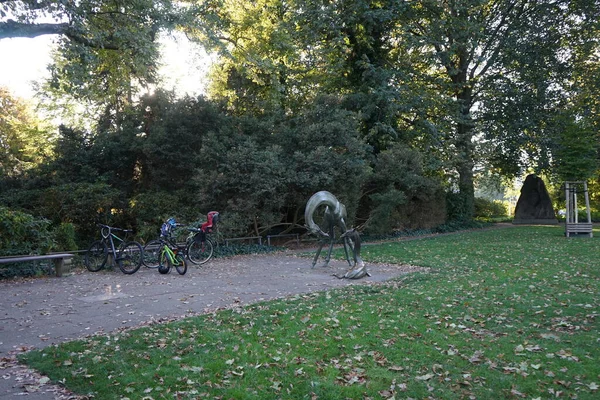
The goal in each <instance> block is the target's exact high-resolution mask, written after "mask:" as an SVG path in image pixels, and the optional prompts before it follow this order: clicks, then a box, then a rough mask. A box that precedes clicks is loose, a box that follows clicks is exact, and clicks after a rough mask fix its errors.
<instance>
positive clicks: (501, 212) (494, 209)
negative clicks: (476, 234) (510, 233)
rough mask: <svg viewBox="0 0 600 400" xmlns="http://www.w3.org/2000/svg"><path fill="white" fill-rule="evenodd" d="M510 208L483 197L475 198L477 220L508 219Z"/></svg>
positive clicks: (502, 203) (497, 201)
mask: <svg viewBox="0 0 600 400" xmlns="http://www.w3.org/2000/svg"><path fill="white" fill-rule="evenodd" d="M507 216H508V207H507V205H506V203H504V202H502V201H499V200H488V199H484V198H482V197H476V198H475V218H497V217H507Z"/></svg>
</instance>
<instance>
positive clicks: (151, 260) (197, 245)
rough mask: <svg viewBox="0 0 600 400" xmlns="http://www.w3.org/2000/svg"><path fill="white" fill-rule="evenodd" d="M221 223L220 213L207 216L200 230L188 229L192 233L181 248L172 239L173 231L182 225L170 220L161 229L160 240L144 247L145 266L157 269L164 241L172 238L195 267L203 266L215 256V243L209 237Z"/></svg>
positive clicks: (152, 241)
mask: <svg viewBox="0 0 600 400" xmlns="http://www.w3.org/2000/svg"><path fill="white" fill-rule="evenodd" d="M218 221H219V212H217V211H211V212H209V213H208V214H207V221H206V222H205V223H203V224H202V225H201V226H200V228H199V229H198V228H186V229H187V230H188V231H190V234H189V235H188V237H187V239H186V241H185V245H184V246H179V245H177V244H176V243H175V242H174V241H173V240H172V239H171V235H172V233H173V230H174V229H175V228H177V227H178V226H182V224H178V223H176V221H175V218H169V219H168V220H167V222H165V223H164V224H163V225H162V227H161V234H160V238H159V239H153V240H151V241H149V242H148V243H147V244H146V246H145V247H144V265H146V267H148V268H157V267H158V262H159V253H160V250H161V249H162V247H163V243H162V242H164V239H163V238H170V240H171V242H172V243H171V245H172V246H177V248H178V249H179V250H183V252H184V256H185V257H186V258H187V259H188V260H189V261H190V262H191V263H192V264H195V265H202V264H204V263H206V262H207V261H208V260H210V259H211V257H212V256H213V252H214V248H215V243H214V241H213V240H212V239H211V238H210V236H208V235H209V234H210V233H212V231H213V228H215V226H216V223H217V222H218Z"/></svg>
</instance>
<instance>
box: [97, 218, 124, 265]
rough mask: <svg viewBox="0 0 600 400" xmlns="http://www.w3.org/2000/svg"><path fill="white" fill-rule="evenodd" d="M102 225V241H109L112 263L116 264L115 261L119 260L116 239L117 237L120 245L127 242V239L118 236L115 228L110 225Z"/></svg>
mask: <svg viewBox="0 0 600 400" xmlns="http://www.w3.org/2000/svg"><path fill="white" fill-rule="evenodd" d="M100 226H101V227H102V229H101V230H100V234H101V235H102V241H103V242H105V243H107V245H109V246H108V247H109V249H110V252H111V254H110V255H111V256H112V261H113V262H112V263H111V264H114V262H116V261H117V259H118V257H117V247H115V241H114V240H113V238H114V239H117V240H118V241H119V242H120V243H119V245H121V244H122V243H125V239H121V238H120V237H118V236H117V235H115V234H114V233H113V232H112V230H113V228H112V227H110V226H108V225H100Z"/></svg>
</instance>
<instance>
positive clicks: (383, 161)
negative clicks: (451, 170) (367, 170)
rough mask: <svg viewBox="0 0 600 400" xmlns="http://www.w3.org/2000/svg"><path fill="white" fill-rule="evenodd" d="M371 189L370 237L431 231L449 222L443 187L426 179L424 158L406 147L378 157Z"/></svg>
mask: <svg viewBox="0 0 600 400" xmlns="http://www.w3.org/2000/svg"><path fill="white" fill-rule="evenodd" d="M367 187H368V188H369V191H372V192H374V194H372V195H370V200H371V203H372V204H371V205H369V207H368V209H370V210H371V212H370V215H369V219H368V220H367V222H366V224H365V231H366V232H367V233H372V234H382V233H386V232H392V231H394V230H398V229H415V228H430V227H433V226H436V225H440V224H441V223H443V222H444V221H445V217H446V215H445V209H444V207H443V203H441V201H440V198H441V199H443V194H442V191H441V185H440V184H439V182H436V181H435V180H434V179H431V178H428V177H425V176H424V173H423V161H422V157H421V155H420V154H419V153H418V152H417V151H415V150H411V149H410V148H408V147H407V146H406V145H402V144H396V145H394V146H392V147H391V148H390V149H388V150H385V151H383V152H381V153H379V154H378V156H377V160H376V162H375V167H374V169H373V174H372V177H371V182H370V183H369V185H368V186H367ZM436 203H437V204H438V207H436V206H435V204H436ZM440 203H441V204H440ZM424 205H426V207H424V210H423V211H424V213H423V212H421V210H422V209H421V206H424Z"/></svg>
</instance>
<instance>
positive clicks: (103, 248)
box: [85, 224, 144, 275]
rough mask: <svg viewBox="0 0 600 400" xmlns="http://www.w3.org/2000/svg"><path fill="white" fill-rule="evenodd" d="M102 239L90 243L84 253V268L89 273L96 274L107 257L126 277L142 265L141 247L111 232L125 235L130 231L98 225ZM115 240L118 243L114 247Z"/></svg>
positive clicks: (104, 263) (102, 266)
mask: <svg viewBox="0 0 600 400" xmlns="http://www.w3.org/2000/svg"><path fill="white" fill-rule="evenodd" d="M98 226H99V227H100V234H101V236H102V239H100V240H96V241H94V242H92V244H91V245H90V247H89V248H88V250H87V252H86V253H85V266H86V268H87V269H88V270H89V271H90V272H98V271H100V270H101V269H102V268H104V266H105V265H106V262H107V261H108V256H109V249H110V255H111V256H112V260H113V262H114V263H116V264H117V265H118V266H119V269H120V270H121V271H122V272H123V273H124V274H127V275H131V274H134V273H135V272H136V271H137V270H138V269H139V268H140V266H141V265H142V258H143V251H144V249H143V248H142V245H141V244H139V243H138V242H136V241H126V239H121V238H120V237H119V236H117V235H115V234H114V233H113V231H121V232H124V233H125V235H127V234H129V233H131V232H133V231H132V230H130V229H121V228H115V227H112V226H108V225H104V224H98ZM115 239H116V240H118V241H119V242H120V244H119V247H115Z"/></svg>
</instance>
